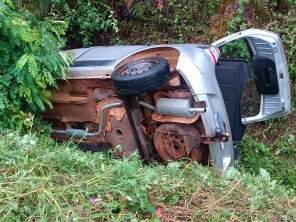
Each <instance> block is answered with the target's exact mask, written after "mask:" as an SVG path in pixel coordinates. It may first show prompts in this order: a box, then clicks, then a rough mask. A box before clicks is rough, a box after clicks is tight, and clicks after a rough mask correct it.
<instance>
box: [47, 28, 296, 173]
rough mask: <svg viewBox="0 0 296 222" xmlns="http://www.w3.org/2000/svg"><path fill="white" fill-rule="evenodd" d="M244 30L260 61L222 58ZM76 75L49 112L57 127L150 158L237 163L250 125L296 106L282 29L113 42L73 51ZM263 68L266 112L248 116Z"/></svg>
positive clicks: (64, 135)
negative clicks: (176, 40)
mask: <svg viewBox="0 0 296 222" xmlns="http://www.w3.org/2000/svg"><path fill="white" fill-rule="evenodd" d="M240 37H245V38H246V40H247V41H248V44H249V46H250V48H251V49H252V54H253V57H252V64H253V66H254V67H255V68H254V70H253V71H252V69H251V68H250V66H249V63H248V62H246V61H241V60H221V59H219V49H218V47H219V46H221V45H223V44H224V43H226V42H229V41H231V40H233V39H238V38H240ZM69 53H72V55H73V57H74V63H73V65H72V67H71V68H70V69H69V78H68V80H59V86H58V89H54V90H53V95H52V97H51V102H52V103H53V109H51V110H48V111H46V112H45V113H44V114H43V117H44V119H45V120H47V121H49V122H51V124H52V128H53V131H52V136H53V137H54V138H55V139H57V140H59V141H64V140H68V139H70V138H72V139H73V140H74V141H75V142H77V143H78V144H80V146H83V147H84V148H85V147H88V148H89V149H91V150H98V149H102V150H112V152H113V153H114V155H115V156H117V157H126V156H129V155H131V154H132V153H134V152H136V151H137V152H138V153H139V155H140V156H141V158H142V160H143V161H144V162H147V163H148V162H153V161H155V160H160V161H173V160H179V159H184V158H187V159H189V160H194V161H199V162H201V163H203V164H205V165H211V166H214V167H215V168H217V169H218V170H220V171H224V170H226V169H227V168H228V167H229V166H231V165H233V163H234V144H235V143H236V142H239V141H240V140H241V139H242V137H243V135H244V132H245V124H247V123H252V122H258V121H264V120H267V119H270V118H275V117H279V116H283V115H286V114H287V113H289V111H290V103H291V101H290V89H289V75H288V71H287V64H286V60H285V55H284V52H283V47H282V44H281V41H280V39H279V38H278V36H277V35H276V34H274V33H271V32H267V31H262V30H247V31H244V32H240V33H238V34H234V35H231V36H229V37H226V38H224V39H221V40H218V41H217V42H215V43H213V44H212V45H211V46H206V45H186V44H184V45H161V46H110V47H92V48H82V49H76V50H72V51H70V52H69ZM252 72H254V73H255V74H254V75H255V77H256V78H255V81H256V87H257V91H258V92H259V93H260V95H261V99H260V101H258V102H259V103H260V111H259V114H258V115H256V116H253V117H244V118H242V115H241V104H240V102H241V97H242V91H243V90H244V88H245V82H246V81H247V80H248V79H249V78H250V76H251V73H252Z"/></svg>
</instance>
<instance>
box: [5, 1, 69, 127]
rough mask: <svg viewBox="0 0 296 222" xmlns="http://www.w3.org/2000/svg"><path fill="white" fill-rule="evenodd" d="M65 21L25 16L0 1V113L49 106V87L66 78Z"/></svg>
mask: <svg viewBox="0 0 296 222" xmlns="http://www.w3.org/2000/svg"><path fill="white" fill-rule="evenodd" d="M64 30H65V23H63V22H55V21H53V20H49V19H46V20H44V21H38V20H36V19H35V18H34V17H33V16H31V17H27V16H26V15H25V13H21V12H20V10H19V9H18V8H17V7H16V6H15V5H14V4H13V3H12V2H11V1H9V0H1V1H0V53H1V60H0V113H1V119H2V122H3V121H7V122H8V123H9V122H10V118H11V115H15V114H17V113H20V110H23V111H25V112H33V113H36V112H40V111H44V110H45V109H46V107H51V103H50V101H49V96H50V91H49V88H50V87H57V85H56V79H58V78H61V79H65V78H66V69H67V67H68V66H69V62H70V58H69V57H68V56H66V55H65V54H63V53H61V51H60V50H61V47H62V46H63V43H64V42H63V40H62V39H61V37H60V36H61V35H63V34H64Z"/></svg>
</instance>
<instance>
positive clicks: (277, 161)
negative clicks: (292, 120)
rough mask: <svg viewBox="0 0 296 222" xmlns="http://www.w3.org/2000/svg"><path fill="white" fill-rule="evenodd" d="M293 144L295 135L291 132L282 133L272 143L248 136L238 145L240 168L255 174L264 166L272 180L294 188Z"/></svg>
mask: <svg viewBox="0 0 296 222" xmlns="http://www.w3.org/2000/svg"><path fill="white" fill-rule="evenodd" d="M273 127H274V126H273ZM295 144H296V140H295V136H294V135H291V134H287V135H286V134H285V135H283V136H282V137H280V138H279V139H277V140H276V141H275V142H274V143H273V144H272V145H267V144H264V143H260V142H258V141H256V140H254V139H252V138H251V137H249V136H248V137H246V138H245V139H244V140H243V142H242V144H241V146H240V150H241V168H242V169H243V170H246V171H248V172H250V173H252V174H255V175H256V174H258V173H259V172H260V169H261V168H264V169H266V170H267V171H268V172H269V173H270V176H271V177H272V178H273V179H274V180H277V181H278V182H279V183H281V184H283V185H285V186H287V187H291V188H293V189H296V167H295V164H294V162H295V159H296V155H295V153H296V152H295V151H296V150H295V149H296V147H295Z"/></svg>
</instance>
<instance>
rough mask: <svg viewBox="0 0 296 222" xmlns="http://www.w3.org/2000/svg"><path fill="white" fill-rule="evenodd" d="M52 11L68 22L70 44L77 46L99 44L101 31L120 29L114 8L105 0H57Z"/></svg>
mask: <svg viewBox="0 0 296 222" xmlns="http://www.w3.org/2000/svg"><path fill="white" fill-rule="evenodd" d="M50 13H51V14H52V15H54V16H55V17H58V18H61V19H63V20H65V21H67V22H68V24H69V27H68V30H67V34H68V45H72V46H73V45H74V46H76V47H77V46H80V45H83V46H89V45H93V44H99V42H98V41H97V40H96V38H98V36H99V34H100V33H106V32H107V31H111V32H116V31H117V29H118V28H117V26H118V24H117V20H116V19H115V18H114V16H113V11H112V9H111V8H110V7H109V6H108V5H107V4H105V3H104V1H103V0H99V1H92V0H87V1H85V0H74V1H72V0H55V1H53V2H52V12H50Z"/></svg>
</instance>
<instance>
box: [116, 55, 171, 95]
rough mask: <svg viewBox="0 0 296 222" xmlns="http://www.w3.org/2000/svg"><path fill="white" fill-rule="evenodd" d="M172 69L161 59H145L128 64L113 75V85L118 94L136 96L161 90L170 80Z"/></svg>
mask: <svg viewBox="0 0 296 222" xmlns="http://www.w3.org/2000/svg"><path fill="white" fill-rule="evenodd" d="M169 73H170V67H169V64H168V61H167V60H166V59H164V58H161V57H150V58H143V59H138V60H134V61H131V62H128V63H126V64H124V65H122V66H120V67H118V68H117V69H115V71H114V72H113V73H112V76H111V79H112V84H113V87H114V89H115V91H116V92H117V93H119V94H120V95H124V96H135V95H139V94H142V93H147V92H151V91H154V90H157V89H159V88H160V87H161V86H163V85H164V83H165V82H166V81H167V80H168V77H169Z"/></svg>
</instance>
